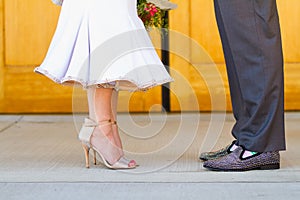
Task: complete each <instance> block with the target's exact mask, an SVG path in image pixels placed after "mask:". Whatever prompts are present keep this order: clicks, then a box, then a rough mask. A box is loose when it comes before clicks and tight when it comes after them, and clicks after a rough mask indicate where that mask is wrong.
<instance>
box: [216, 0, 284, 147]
mask: <svg viewBox="0 0 300 200" xmlns="http://www.w3.org/2000/svg"><path fill="white" fill-rule="evenodd" d="M214 5H215V14H216V19H217V23H218V28H219V32H220V36H221V40H222V45H223V51H224V56H225V61H226V67H227V74H228V79H229V85H230V93H231V101H232V108H233V113H234V117H235V119H236V123H235V125H234V127H233V129H232V134H233V136H234V137H235V138H236V139H237V143H236V144H237V145H240V146H243V147H244V148H246V149H247V150H250V151H257V152H267V151H280V150H285V148H286V146H285V128H284V83H283V55H282V44H281V33H280V25H279V18H278V12H277V5H276V0H214Z"/></svg>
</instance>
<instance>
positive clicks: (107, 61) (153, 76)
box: [35, 0, 172, 90]
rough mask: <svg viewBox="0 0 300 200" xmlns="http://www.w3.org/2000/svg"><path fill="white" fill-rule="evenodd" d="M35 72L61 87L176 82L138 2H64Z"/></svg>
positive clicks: (126, 87)
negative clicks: (159, 53)
mask: <svg viewBox="0 0 300 200" xmlns="http://www.w3.org/2000/svg"><path fill="white" fill-rule="evenodd" d="M35 72H38V73H41V74H44V75H45V76H47V77H49V78H50V79H52V80H53V81H55V82H57V83H60V84H70V83H72V84H74V83H79V84H81V85H82V86H83V87H85V88H87V87H89V86H94V85H98V86H99V85H100V86H103V87H114V88H116V89H122V90H137V89H139V90H144V89H148V88H150V87H153V86H156V85H161V84H164V83H166V82H170V81H172V78H171V77H170V76H169V74H168V72H167V71H166V70H165V67H164V65H163V64H162V62H161V61H160V59H159V57H158V55H157V54H156V51H155V49H154V47H153V45H152V43H151V40H150V38H149V35H148V33H147V31H146V30H145V28H144V25H143V23H142V21H141V20H140V19H139V17H138V15H137V11H136V0H84V1H83V0H64V3H63V6H62V9H61V14H60V17H59V21H58V25H57V29H56V32H55V34H54V37H53V39H52V42H51V44H50V47H49V50H48V53H47V55H46V57H45V59H44V61H43V63H42V64H41V66H39V67H37V68H36V69H35Z"/></svg>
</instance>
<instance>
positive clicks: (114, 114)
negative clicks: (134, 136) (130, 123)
mask: <svg viewBox="0 0 300 200" xmlns="http://www.w3.org/2000/svg"><path fill="white" fill-rule="evenodd" d="M118 96H119V92H118V91H116V90H113V92H112V101H111V109H112V116H111V118H112V121H113V124H112V130H113V137H114V139H115V142H116V145H117V146H118V147H119V148H120V150H121V154H122V156H124V152H123V145H122V140H121V138H120V134H119V128H118V124H117V108H118ZM123 159H124V161H125V162H127V163H128V165H129V166H136V162H135V160H128V159H127V158H125V157H123Z"/></svg>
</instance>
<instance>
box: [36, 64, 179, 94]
mask: <svg viewBox="0 0 300 200" xmlns="http://www.w3.org/2000/svg"><path fill="white" fill-rule="evenodd" d="M34 72H36V73H39V74H41V75H44V76H46V77H48V78H49V79H51V80H52V81H54V82H55V83H58V84H60V85H66V86H73V87H83V88H84V89H88V88H89V87H95V86H96V87H103V88H112V89H115V90H117V91H120V90H124V91H131V92H134V91H146V90H148V89H151V88H153V87H155V86H159V85H163V84H165V83H169V82H173V81H174V80H173V79H172V78H167V79H164V80H152V81H148V82H145V83H138V82H137V81H136V80H133V79H130V78H127V77H118V78H111V79H105V80H97V81H85V80H83V79H79V78H77V77H72V76H67V77H63V78H57V77H56V76H55V75H53V74H51V73H50V72H49V71H47V70H44V69H41V68H39V67H37V68H35V69H34Z"/></svg>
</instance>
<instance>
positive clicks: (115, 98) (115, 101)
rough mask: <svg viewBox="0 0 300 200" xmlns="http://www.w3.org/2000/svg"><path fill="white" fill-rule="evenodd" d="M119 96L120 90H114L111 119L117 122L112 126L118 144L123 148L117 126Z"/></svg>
mask: <svg viewBox="0 0 300 200" xmlns="http://www.w3.org/2000/svg"><path fill="white" fill-rule="evenodd" d="M118 96H119V92H118V91H116V90H113V92H112V101H111V109H112V116H111V119H112V121H113V122H115V123H113V126H112V129H113V136H114V139H115V141H116V144H117V146H118V147H119V148H120V149H123V145H122V141H121V138H120V134H119V129H118V126H117V108H118Z"/></svg>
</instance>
